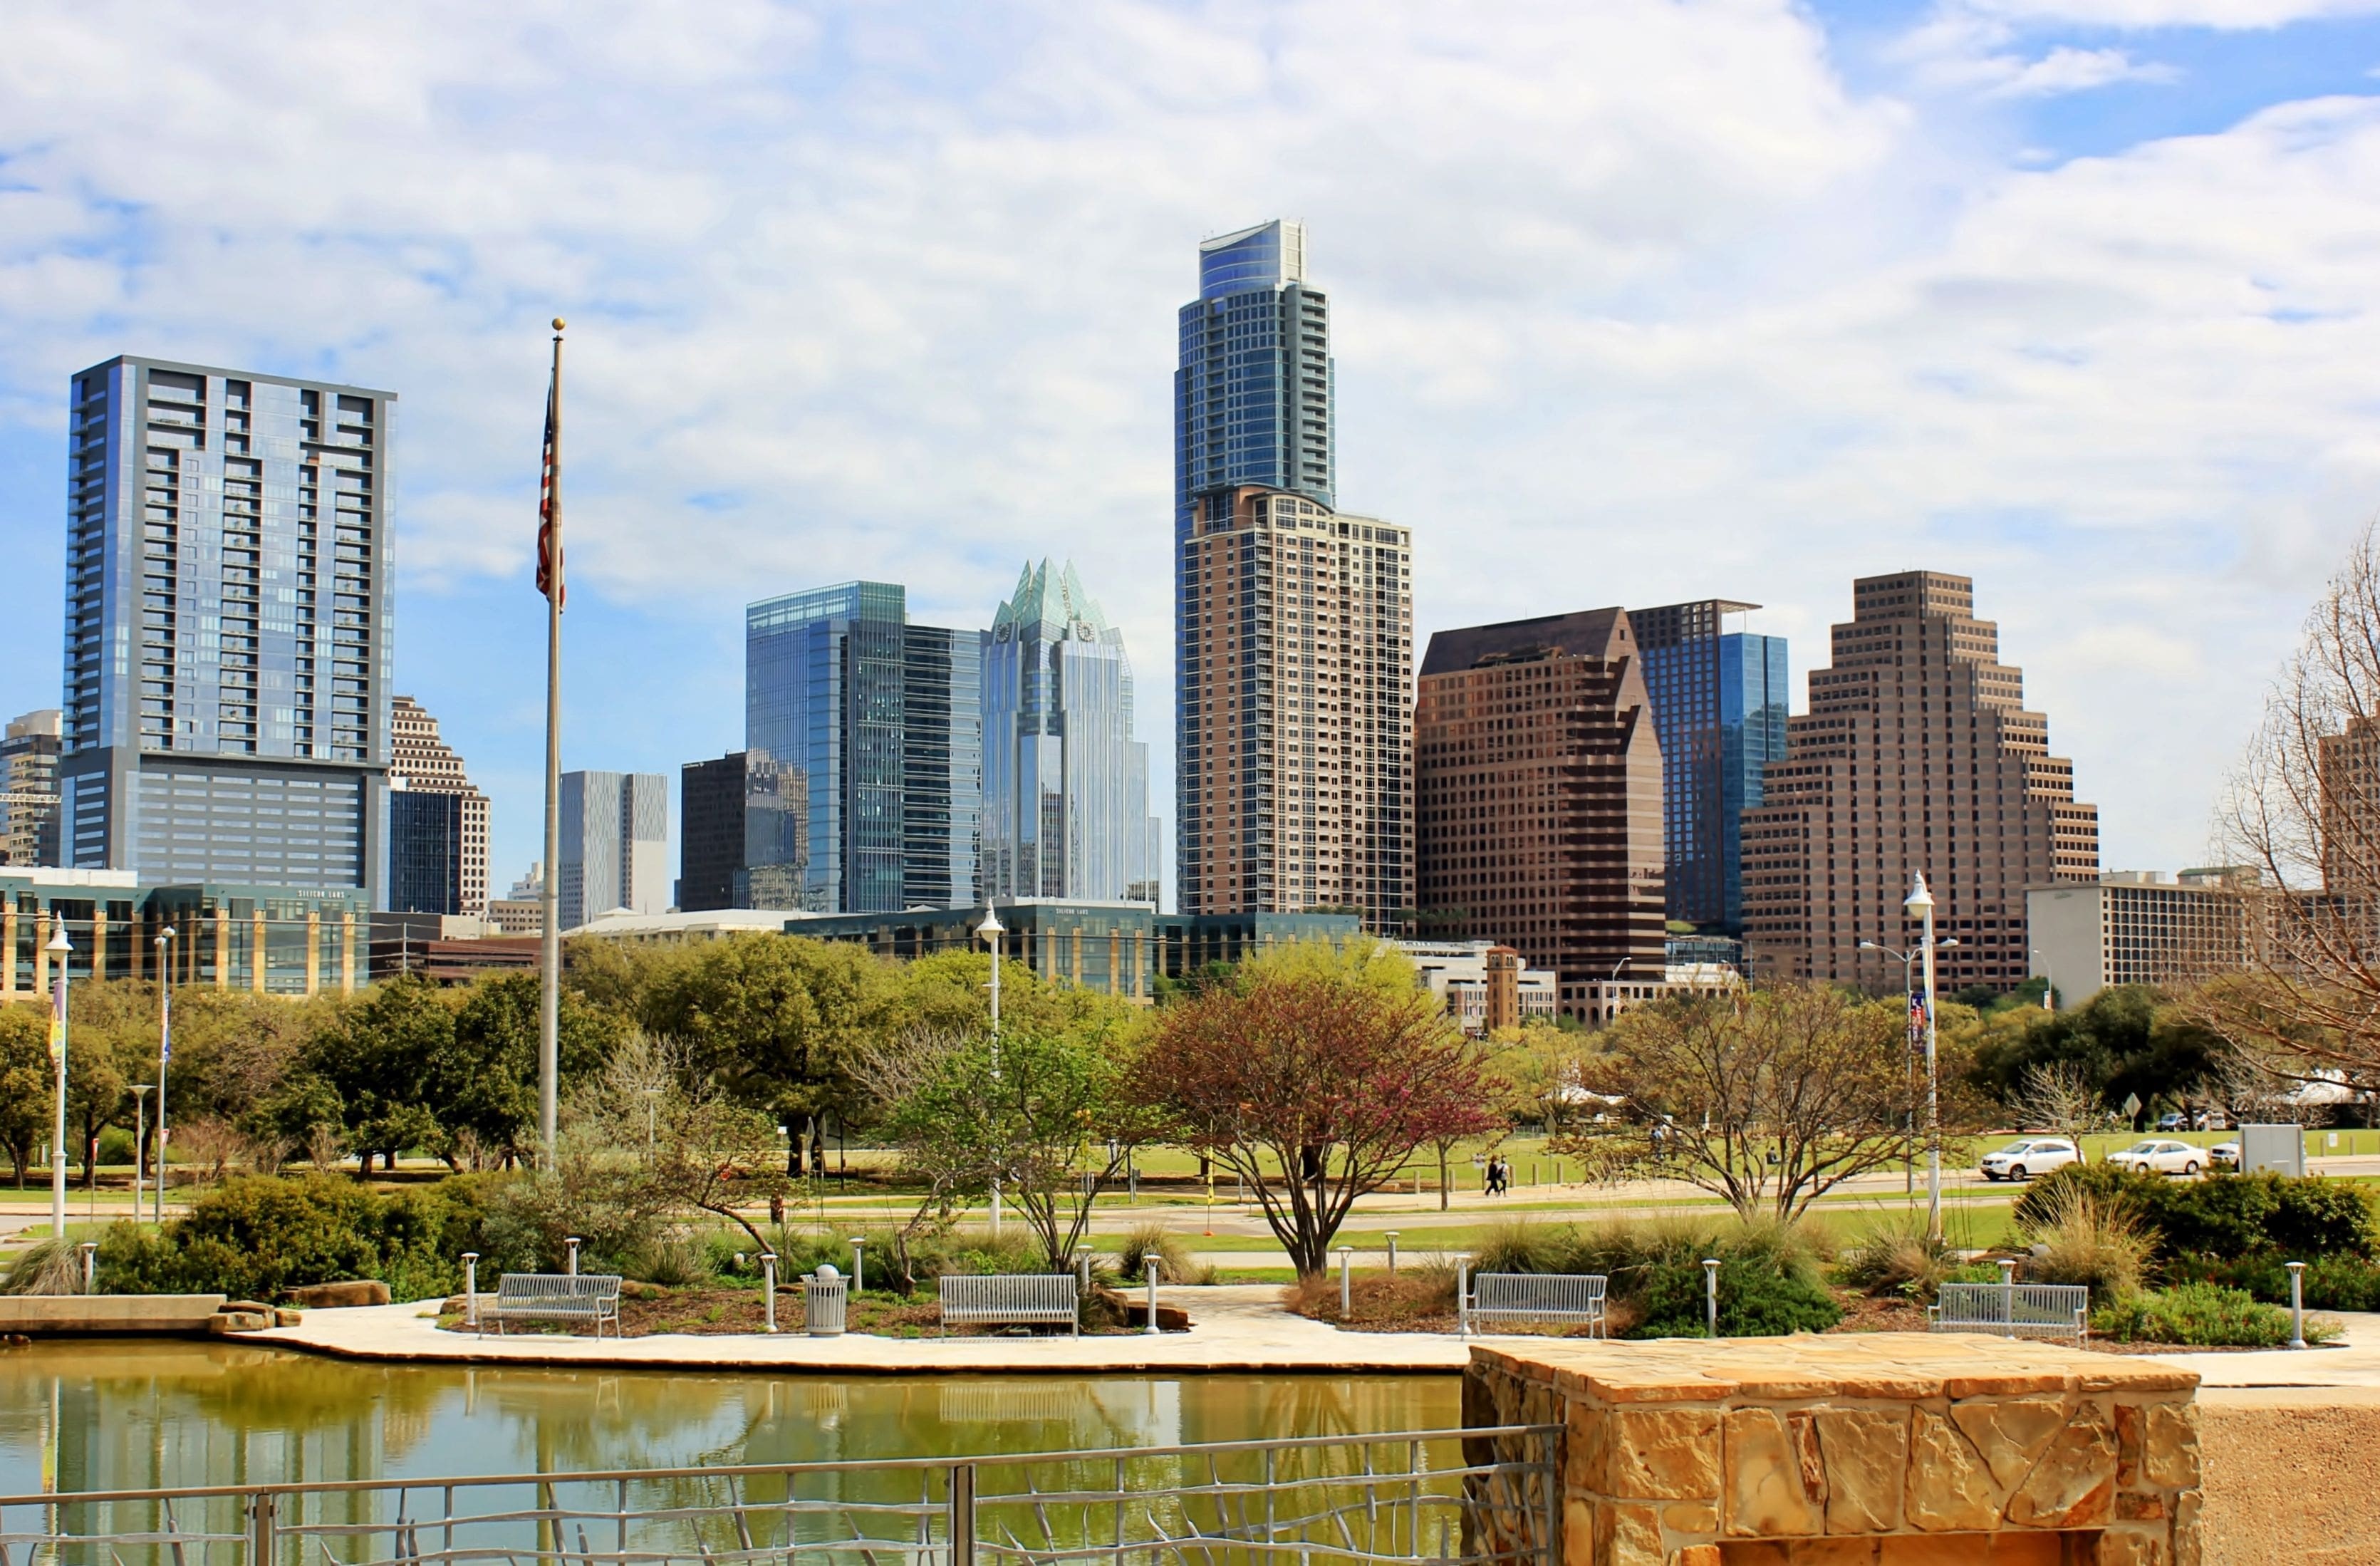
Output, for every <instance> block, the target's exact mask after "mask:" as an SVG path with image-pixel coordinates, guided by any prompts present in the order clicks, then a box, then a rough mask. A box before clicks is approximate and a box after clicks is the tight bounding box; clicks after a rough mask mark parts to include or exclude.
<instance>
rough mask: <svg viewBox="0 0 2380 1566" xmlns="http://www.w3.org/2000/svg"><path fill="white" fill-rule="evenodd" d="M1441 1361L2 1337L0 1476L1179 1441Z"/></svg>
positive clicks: (11, 1489)
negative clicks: (432, 1362)
mask: <svg viewBox="0 0 2380 1566" xmlns="http://www.w3.org/2000/svg"><path fill="white" fill-rule="evenodd" d="M1458 1390H1459V1389H1458V1383H1457V1381H1456V1379H1455V1378H1452V1377H1443V1376H1434V1377H1345V1378H1323V1377H1299V1376H1290V1377H1278V1378H1262V1377H1245V1376H1193V1377H1181V1378H1152V1377H1110V1378H1080V1379H1076V1378H1065V1379H1061V1378H1044V1377H937V1378H890V1377H863V1378H853V1379H849V1380H832V1379H827V1378H819V1377H808V1376H759V1375H748V1374H711V1373H704V1374H696V1375H680V1374H674V1373H670V1372H665V1371H615V1370H592V1369H590V1370H568V1369H528V1368H511V1367H506V1368H502V1369H494V1368H486V1367H467V1366H375V1365H368V1364H358V1363H354V1362H349V1361H343V1360H331V1359H322V1358H316V1357H313V1356H310V1355H304V1354H286V1353H283V1352H280V1351H275V1350H271V1349H254V1348H246V1347H241V1346H238V1345H228V1344H220V1343H176V1342H161V1343H140V1342H103V1343H81V1344H75V1343H49V1344H37V1345H35V1346H34V1347H32V1348H30V1349H18V1350H11V1351H6V1352H5V1353H0V1494H18V1495H22V1494H28V1493H33V1492H37V1491H39V1490H41V1489H42V1477H43V1448H44V1445H45V1444H46V1439H47V1438H48V1436H49V1433H50V1429H51V1414H50V1410H51V1407H52V1404H53V1399H54V1398H55V1406H56V1408H57V1410H58V1414H57V1425H56V1434H55V1456H56V1463H57V1482H58V1485H59V1487H60V1488H61V1489H64V1490H67V1491H69V1492H71V1491H76V1490H91V1489H128V1488H151V1487H160V1488H162V1487H185V1486H199V1485H225V1484H242V1483H258V1484H266V1483H290V1482H321V1481H326V1480H339V1479H385V1478H419V1477H424V1476H428V1475H447V1474H452V1475H470V1474H503V1473H570V1472H583V1471H587V1470H590V1469H613V1468H659V1467H681V1466H697V1465H705V1466H710V1465H720V1464H727V1463H800V1462H812V1461H820V1460H844V1461H854V1460H856V1461H868V1460H875V1459H892V1458H901V1457H922V1456H940V1455H948V1454H952V1453H958V1452H1024V1451H1063V1450H1068V1449H1082V1448H1108V1447H1129V1446H1172V1445H1182V1444H1189V1443H1195V1442H1207V1441H1230V1440H1244V1439H1255V1438H1259V1437H1278V1436H1311V1435H1352V1434H1358V1433H1365V1432H1374V1431H1383V1430H1404V1429H1419V1428H1427V1427H1433V1426H1439V1427H1442V1426H1451V1425H1454V1424H1456V1423H1458V1422H1459V1409H1458Z"/></svg>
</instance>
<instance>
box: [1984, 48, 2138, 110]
mask: <svg viewBox="0 0 2380 1566" xmlns="http://www.w3.org/2000/svg"><path fill="white" fill-rule="evenodd" d="M1985 63H1987V64H1989V65H1991V66H1993V67H1996V68H1997V69H1999V70H2002V71H2005V73H2006V74H2005V75H2003V76H2001V77H2000V79H1998V80H1997V81H1995V82H1993V84H1992V86H1991V88H1990V89H1989V92H1990V95H1991V96H1992V97H1995V98H2047V97H2051V96H2054V95H2056V94H2058V93H2060V92H2087V91H2090V90H2091V89H2093V88H2095V87H2107V86H2109V85H2111V84H2113V83H2115V82H2119V81H2160V82H2162V81H2173V80H2175V79H2178V78H2179V76H2180V72H2178V71H2176V70H2175V69H2174V68H2173V67H2170V66H2163V65H2156V64H2143V63H2142V62H2140V61H2137V60H2135V59H2133V58H2132V57H2131V55H2127V54H2126V53H2124V51H2122V50H2121V49H2076V48H2072V47H2070V46H2068V45H2066V44H2062V43H2061V44H2059V45H2058V47H2056V48H2054V49H2052V50H2050V51H2049V53H2047V54H2046V55H2042V56H2041V57H2040V58H2039V59H2037V60H2022V59H2016V58H2012V57H2010V56H2008V55H1995V56H1993V57H1992V59H1991V60H1990V61H1988V62H1985Z"/></svg>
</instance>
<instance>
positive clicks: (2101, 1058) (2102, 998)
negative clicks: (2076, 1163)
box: [1970, 985, 2231, 1126]
mask: <svg viewBox="0 0 2380 1566" xmlns="http://www.w3.org/2000/svg"><path fill="white" fill-rule="evenodd" d="M2230 1048H2231V1047H2230V1045H2228V1043H2227V1042H2226V1041H2225V1040H2224V1039H2223V1038H2220V1037H2219V1036H2217V1035H2216V1033H2215V1032H2214V1031H2213V1030H2212V1029H2211V1028H2210V1027H2209V1026H2207V1025H2206V1023H2205V1021H2204V1018H2203V1017H2202V1016H2201V1015H2200V1014H2198V1013H2196V1012H2195V1011H2194V1010H2192V1009H2191V1008H2188V1007H2184V1006H2180V1005H2177V1004H2175V1003H2174V1002H2172V1001H2171V1000H2169V999H2168V997H2167V996H2166V995H2165V994H2163V993H2162V992H2161V991H2159V990H2157V989H2152V988H2150V987H2149V986H2147V985H2117V986H2111V987H2110V988H2108V989H2102V990H2100V991H2099V992H2098V993H2097V994H2095V995H2094V996H2092V997H2091V999H2090V1000H2089V1001H2087V1002H2084V1003H2083V1005H2081V1006H2079V1007H2076V1008H2074V1009H2073V1010H2070V1011H2064V1012H2045V1011H2042V1010H2040V1009H2039V1008H2037V1007H2034V1008H2025V1009H2021V1010H2015V1011H2000V1012H1997V1013H1994V1014H1992V1015H1990V1016H1988V1017H1986V1018H1985V1019H1984V1026H1983V1028H1982V1029H1981V1030H1980V1032H1979V1034H1978V1035H1977V1038H1976V1043H1975V1050H1974V1063H1973V1068H1972V1070H1971V1073H1970V1080H1971V1081H1972V1082H1973V1085H1974V1086H1977V1087H1979V1088H1981V1089H1983V1090H1984V1091H1985V1092H1986V1093H1988V1094H1990V1095H1991V1096H1992V1097H1993V1098H1994V1099H1998V1101H1999V1102H2000V1103H2002V1104H2004V1105H2006V1106H2008V1107H2009V1108H2010V1109H2018V1108H2021V1107H2022V1104H2023V1094H2024V1089H2025V1084H2026V1082H2027V1081H2028V1079H2029V1078H2030V1077H2031V1075H2032V1074H2033V1073H2034V1071H2036V1070H2040V1069H2048V1068H2070V1074H2072V1075H2074V1076H2076V1077H2078V1078H2079V1079H2081V1080H2083V1081H2086V1082H2088V1083H2089V1084H2090V1085H2091V1086H2093V1087H2094V1088H2095V1090H2096V1092H2097V1096H2098V1104H2099V1107H2100V1108H2102V1109H2114V1108H2116V1107H2117V1106H2119V1105H2120V1104H2122V1103H2123V1102H2124V1100H2125V1099H2139V1100H2140V1104H2141V1109H2140V1111H2139V1113H2138V1115H2136V1116H2135V1117H2134V1120H2135V1125H2136V1126H2137V1125H2138V1124H2140V1123H2144V1122H2145V1117H2146V1116H2147V1115H2148V1114H2149V1113H2150V1112H2151V1111H2150V1106H2151V1105H2154V1104H2156V1103H2158V1102H2165V1103H2169V1104H2180V1103H2183V1102H2186V1101H2187V1100H2189V1099H2191V1098H2192V1097H2194V1096H2196V1095H2198V1094H2200V1093H2202V1092H2203V1091H2204V1089H2205V1088H2206V1086H2208V1085H2210V1084H2211V1083H2213V1082H2215V1081H2216V1080H2217V1079H2218V1078H2219V1077H2220V1075H2221V1074H2222V1070H2223V1057H2224V1056H2225V1054H2226V1053H2227V1052H2228V1050H2229V1049H2230Z"/></svg>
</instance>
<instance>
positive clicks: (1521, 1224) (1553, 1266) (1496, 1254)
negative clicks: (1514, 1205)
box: [1471, 1218, 1579, 1272]
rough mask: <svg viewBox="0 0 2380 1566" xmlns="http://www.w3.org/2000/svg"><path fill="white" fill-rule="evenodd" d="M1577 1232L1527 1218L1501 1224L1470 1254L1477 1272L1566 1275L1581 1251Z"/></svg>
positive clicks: (1472, 1264) (1502, 1220) (1501, 1221)
mask: <svg viewBox="0 0 2380 1566" xmlns="http://www.w3.org/2000/svg"><path fill="white" fill-rule="evenodd" d="M1578 1243H1579V1242H1578V1231H1577V1230H1576V1229H1574V1228H1573V1227H1572V1226H1571V1225H1569V1224H1567V1223H1565V1224H1560V1225H1559V1226H1555V1227H1548V1226H1547V1225H1545V1224H1541V1223H1533V1222H1531V1221H1530V1220H1527V1219H1525V1218H1508V1219H1501V1220H1498V1221H1497V1222H1495V1223H1491V1224H1489V1225H1488V1233H1487V1236H1486V1238H1484V1239H1482V1240H1481V1241H1480V1242H1479V1244H1477V1245H1476V1246H1475V1247H1474V1248H1473V1250H1472V1253H1471V1270H1473V1271H1474V1272H1566V1271H1570V1270H1572V1269H1571V1267H1570V1266H1569V1265H1568V1264H1569V1263H1570V1261H1571V1260H1572V1259H1573V1253H1575V1252H1576V1251H1577V1249H1578Z"/></svg>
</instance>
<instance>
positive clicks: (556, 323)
mask: <svg viewBox="0 0 2380 1566" xmlns="http://www.w3.org/2000/svg"><path fill="white" fill-rule="evenodd" d="M553 329H554V330H555V331H556V332H559V331H561V330H562V317H560V316H558V315H557V316H555V317H554V318H553Z"/></svg>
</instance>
